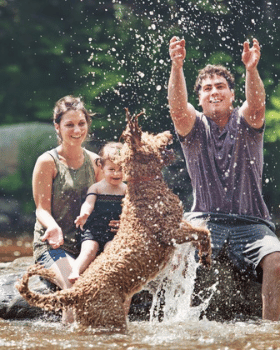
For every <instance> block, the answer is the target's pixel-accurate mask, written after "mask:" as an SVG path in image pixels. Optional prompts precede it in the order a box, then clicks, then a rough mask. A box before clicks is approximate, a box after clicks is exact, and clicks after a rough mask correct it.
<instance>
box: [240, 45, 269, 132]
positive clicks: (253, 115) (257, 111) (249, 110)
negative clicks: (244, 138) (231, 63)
mask: <svg viewBox="0 0 280 350" xmlns="http://www.w3.org/2000/svg"><path fill="white" fill-rule="evenodd" d="M260 56H261V53H260V46H259V42H258V40H257V39H253V46H252V47H251V48H250V47H249V43H248V42H244V44H243V53H242V61H243V63H244V65H245V68H246V81H245V94H246V101H245V102H244V104H243V106H242V107H241V108H240V113H242V114H243V115H244V117H245V119H246V121H247V123H248V124H249V125H251V126H252V127H253V128H256V129H259V128H261V127H262V126H263V124H264V120H265V90H264V85H263V82H262V80H261V78H260V75H259V72H258V69H257V65H258V63H259V60H260Z"/></svg>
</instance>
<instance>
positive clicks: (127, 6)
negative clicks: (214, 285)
mask: <svg viewBox="0 0 280 350" xmlns="http://www.w3.org/2000/svg"><path fill="white" fill-rule="evenodd" d="M279 17H280V10H279V6H278V4H276V2H267V1H264V0H252V1H248V2H247V1H243V2H242V1H238V0H199V1H197V0H188V1H187V0H161V1H158V0H148V1H132V0H122V1H120V0H100V1H94V0H83V1H72V0H65V1H58V0H45V1H37V0H13V1H0V34H1V46H0V75H1V81H0V103H1V108H0V124H2V125H6V124H15V123H21V122H36V121H39V122H49V121H50V120H51V116H52V109H53V106H54V103H55V102H56V101H57V100H58V99H59V98H61V97H62V96H64V95H68V94H74V95H80V96H82V97H83V98H84V100H85V102H86V105H87V107H88V108H89V109H91V110H92V111H93V112H95V113H96V116H95V118H94V121H93V124H92V131H93V133H94V140H95V142H96V143H97V144H98V145H99V144H101V143H102V142H104V141H105V140H110V139H118V138H119V136H120V135H121V132H122V130H123V128H124V123H125V113H124V107H128V108H129V109H130V111H131V112H132V113H134V112H139V111H140V110H143V109H145V110H146V116H144V117H142V120H141V123H142V126H143V129H146V130H150V131H153V132H158V131H162V130H164V129H171V130H173V125H172V123H171V120H170V117H169V110H168V101H167V83H168V77H169V72H170V61H169V55H168V44H169V40H170V39H171V37H172V36H173V35H176V36H178V37H184V38H185V40H186V48H187V57H186V61H185V64H184V71H185V75H186V79H187V83H188V91H189V99H190V102H191V103H193V104H194V105H195V106H197V99H196V96H195V95H194V93H193V92H192V88H193V86H194V83H195V79H196V75H197V71H198V70H199V69H201V68H203V67H204V66H205V64H207V63H221V64H224V65H225V66H227V67H228V68H229V69H230V70H231V72H232V73H233V74H234V75H235V78H236V101H237V102H236V103H237V104H240V103H241V102H242V101H244V73H245V71H244V67H243V64H242V62H241V52H242V43H243V42H244V41H245V40H251V39H252V37H256V38H257V39H259V41H260V43H261V48H262V57H261V61H260V64H259V71H260V75H261V77H262V78H263V81H264V84H265V88H266V92H267V111H268V112H267V128H266V136H265V157H266V166H265V177H266V178H265V180H267V179H270V178H271V177H270V176H269V175H268V174H275V176H274V175H273V176H274V177H273V178H271V180H269V182H265V196H266V197H267V198H268V197H269V198H270V199H269V202H270V205H271V206H273V207H274V208H275V207H276V206H277V203H278V201H279V198H278V197H279V196H278V192H277V191H276V190H275V188H269V186H267V184H270V183H273V184H274V185H276V184H277V183H278V182H279V175H278V174H279V173H278V174H276V173H274V170H275V164H274V163H275V162H276V163H277V164H278V159H277V157H275V158H274V154H275V152H276V150H277V147H278V142H279V135H280V131H279V130H280V127H279V125H278V123H277V120H278V117H279V113H280V107H279V104H280V100H279V96H280V94H279V91H278V89H277V86H278V77H279V73H280V61H279V47H280V30H279V29H280V28H279V20H278V18H279ZM36 142H37V141H35V143H36ZM38 142H39V141H38ZM40 142H41V143H42V146H44V147H47V145H44V144H43V139H41V141H40ZM33 146H34V147H35V148H34V149H37V148H38V150H39V148H40V147H38V144H35V145H33ZM276 146H277V147H276ZM28 147H29V145H28V144H25V145H24V146H23V148H22V149H26V152H25V154H22V155H21V157H22V159H24V160H25V161H23V163H22V167H23V168H24V167H25V166H26V167H27V168H28V169H29V170H28V171H25V170H21V172H20V173H18V174H14V175H13V177H11V178H9V179H7V178H6V179H1V180H0V181H1V183H5V181H6V183H10V190H11V191H12V188H13V189H14V191H18V190H19V189H20V188H24V189H25V190H27V189H28V191H29V192H28V193H30V188H29V187H30V168H31V166H32V164H33V163H34V159H33V158H32V159H31V158H29V157H28V156H26V154H29V152H31V151H32V147H31V148H28ZM44 147H42V148H44ZM174 147H175V148H176V149H177V151H178V152H180V147H179V144H178V142H176V141H175V143H174ZM42 148H40V150H41V149H42ZM34 149H33V150H34ZM36 155H37V153H36ZM178 162H179V163H176V165H174V167H173V168H170V172H171V173H170V175H169V179H170V183H172V186H173V188H177V189H176V190H178V191H179V192H180V193H181V198H182V199H183V200H185V198H189V195H190V193H189V192H190V187H189V179H188V176H187V175H184V176H183V177H182V176H181V175H182V173H181V172H180V170H181V169H184V162H180V161H178ZM183 173H184V172H183ZM178 174H180V175H178ZM17 177H18V178H20V180H19V179H18V180H16V179H17ZM179 179H180V180H179ZM177 180H178V181H179V182H180V184H181V185H180V186H177V185H176V184H177ZM4 187H5V186H4ZM5 188H7V187H5ZM7 191H8V189H7ZM187 202H188V201H187Z"/></svg>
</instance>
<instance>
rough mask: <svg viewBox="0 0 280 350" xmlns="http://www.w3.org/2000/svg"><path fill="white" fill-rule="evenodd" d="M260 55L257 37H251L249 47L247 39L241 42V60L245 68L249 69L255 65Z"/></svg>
mask: <svg viewBox="0 0 280 350" xmlns="http://www.w3.org/2000/svg"><path fill="white" fill-rule="evenodd" d="M260 57H261V50H260V45H259V42H258V40H257V39H253V46H252V47H251V48H250V45H249V43H248V41H245V42H244V44H243V52H242V62H243V63H244V65H245V67H246V70H248V71H250V70H252V69H254V68H256V67H257V65H258V63H259V60H260Z"/></svg>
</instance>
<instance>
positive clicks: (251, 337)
mask: <svg viewBox="0 0 280 350" xmlns="http://www.w3.org/2000/svg"><path fill="white" fill-rule="evenodd" d="M23 245H25V244H23ZM26 246H29V245H28V244H26ZM18 247H19V246H18V245H17V246H16V247H15V249H16V250H15V251H17V252H18V251H20V250H19V248H18ZM20 247H22V244H20ZM7 251H10V250H7ZM178 254H179V255H177V256H176V257H175V258H174V259H173V261H172V264H171V267H170V268H169V269H168V270H167V272H166V273H165V274H164V275H163V276H162V281H165V282H164V283H165V286H167V287H168V288H167V289H166V290H167V292H166V294H165V306H164V315H165V316H164V318H163V320H161V321H159V320H158V317H157V310H158V305H159V300H157V298H156V297H155V298H154V302H153V305H152V308H151V315H153V317H150V321H145V322H144V321H142V322H137V321H134V322H128V331H127V333H126V334H118V333H116V334H114V333H100V331H99V332H98V331H96V330H94V329H87V330H81V329H79V328H78V327H77V325H71V326H63V325H62V324H61V323H60V322H59V321H58V320H57V319H51V318H50V317H49V318H46V317H41V318H38V319H35V320H34V319H33V320H1V319H0V349H81V350H82V349H100V350H101V349H102V350H105V349H112V350H118V349H127V350H138V349H154V350H164V349H170V350H185V349H190V350H199V349H208V350H214V349H215V350H218V349H220V350H254V349H266V350H272V349H273V350H277V349H278V350H280V322H268V321H266V322H264V321H262V320H252V321H246V322H224V323H221V322H215V321H208V320H206V319H203V320H199V317H198V315H199V313H200V311H201V309H203V308H205V307H206V306H207V302H205V303H204V304H202V305H200V306H199V307H196V308H194V307H193V308H190V307H189V301H190V295H191V292H192V288H193V278H194V276H195V268H196V263H195V262H194V259H193V255H192V249H189V251H188V264H189V265H188V266H189V267H188V273H187V275H186V276H185V277H184V278H183V279H182V267H183V266H184V263H183V261H184V258H182V256H181V254H182V252H181V251H179V252H178ZM16 255H18V253H17V254H16ZM178 256H180V258H178ZM160 284H161V282H160V279H159V282H158V284H157V285H158V286H159V288H160ZM155 295H158V293H157V291H155Z"/></svg>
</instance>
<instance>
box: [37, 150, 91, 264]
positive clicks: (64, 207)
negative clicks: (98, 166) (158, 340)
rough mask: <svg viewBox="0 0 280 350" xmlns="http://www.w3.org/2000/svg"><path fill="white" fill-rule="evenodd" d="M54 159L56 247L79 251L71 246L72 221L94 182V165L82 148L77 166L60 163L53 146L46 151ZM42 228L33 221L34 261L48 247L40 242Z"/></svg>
mask: <svg viewBox="0 0 280 350" xmlns="http://www.w3.org/2000/svg"><path fill="white" fill-rule="evenodd" d="M47 153H49V154H50V155H51V156H52V157H53V159H54V162H55V165H56V169H57V175H56V177H55V179H54V180H53V187H52V198H51V201H52V209H51V210H52V216H53V217H54V219H55V221H56V222H57V223H58V225H59V226H60V227H61V229H62V232H63V237H64V244H63V246H61V247H60V248H62V249H64V250H66V251H68V252H70V253H73V254H79V251H78V250H77V248H76V247H75V245H76V239H75V234H76V232H77V229H76V226H75V224H74V220H75V219H76V217H77V216H78V215H79V214H80V209H81V205H82V203H83V202H84V200H85V198H86V194H87V190H88V188H89V187H90V186H91V185H92V184H93V183H94V182H95V174H94V168H93V165H92V161H91V159H90V156H89V154H88V153H87V151H86V150H84V163H83V165H82V166H81V167H80V168H78V169H71V168H68V167H67V166H66V165H64V164H63V163H62V162H61V161H60V160H59V157H58V153H57V149H56V148H55V149H52V150H51V151H48V152H47ZM44 233H45V228H44V227H43V226H42V225H41V223H40V222H39V221H38V220H36V223H35V230H34V241H33V249H34V258H35V261H37V259H38V258H39V257H40V256H41V255H42V254H43V253H44V252H45V251H46V250H48V249H52V248H51V246H50V245H49V244H48V242H42V241H41V239H40V238H41V236H42V235H43V234H44Z"/></svg>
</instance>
